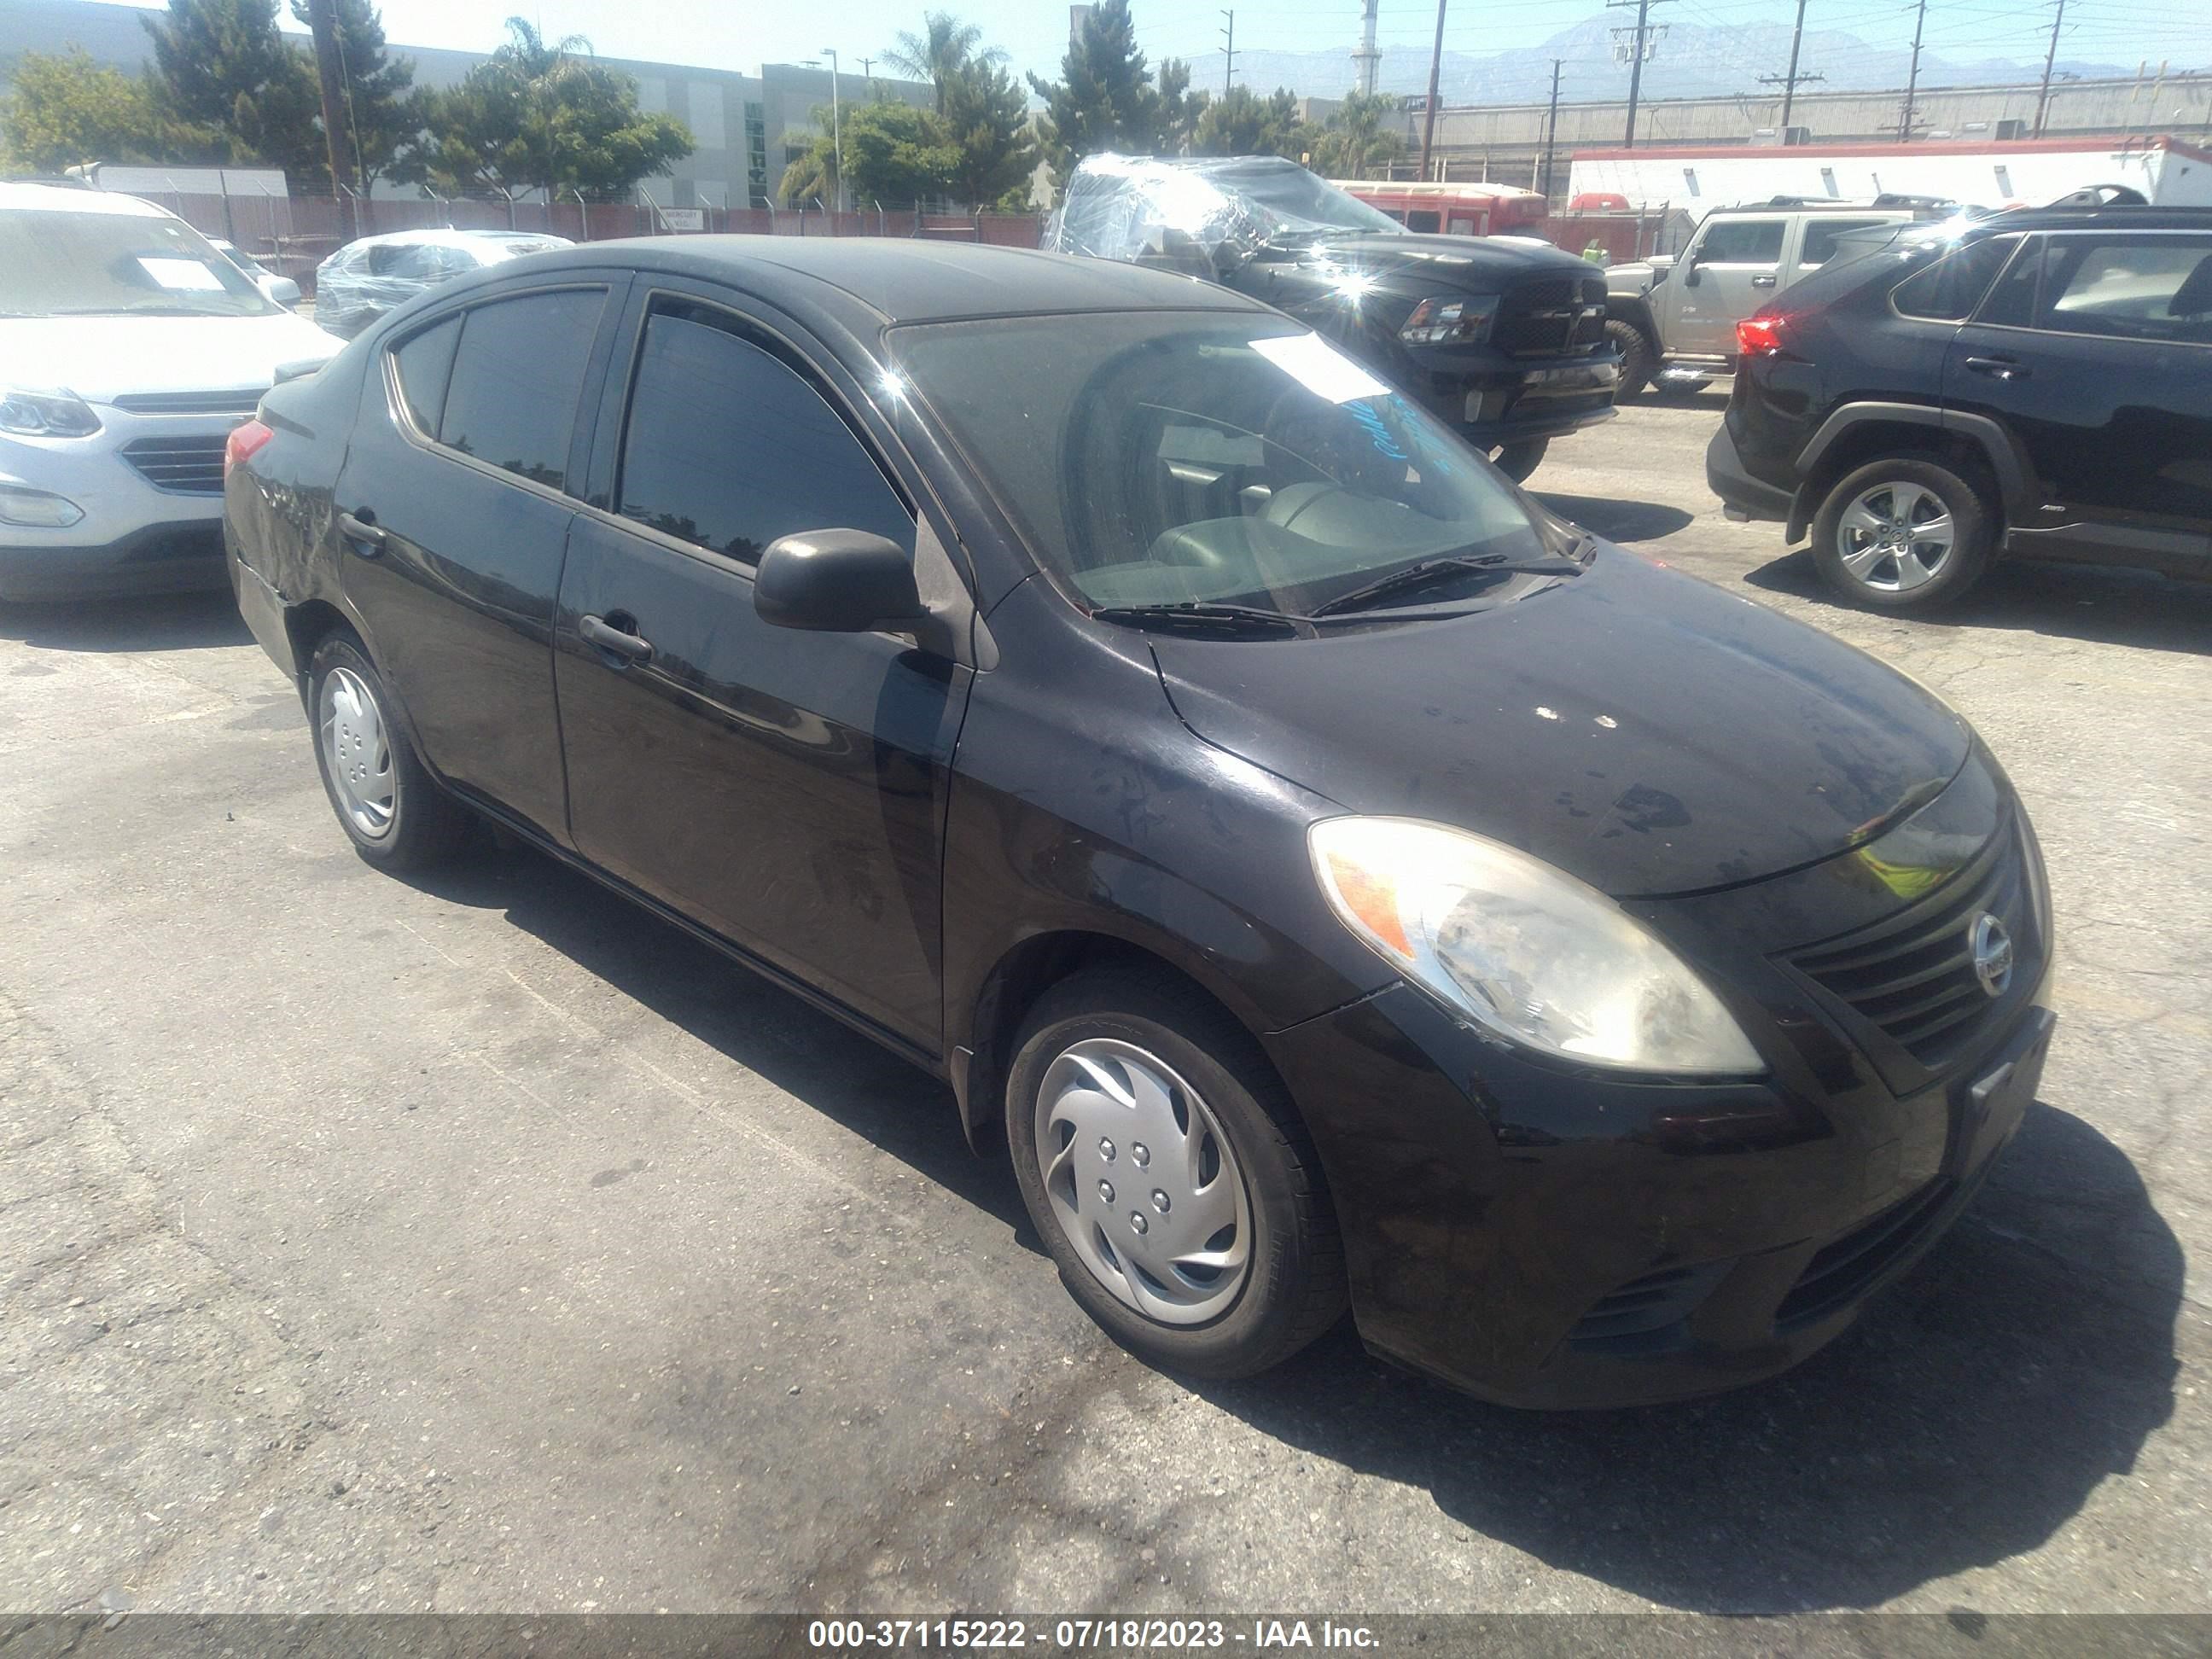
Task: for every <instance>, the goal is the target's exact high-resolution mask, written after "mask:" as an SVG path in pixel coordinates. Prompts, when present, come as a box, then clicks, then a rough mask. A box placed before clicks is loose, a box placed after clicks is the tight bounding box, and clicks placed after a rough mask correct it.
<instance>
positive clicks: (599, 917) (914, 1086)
mask: <svg viewBox="0 0 2212 1659" xmlns="http://www.w3.org/2000/svg"><path fill="white" fill-rule="evenodd" d="M487 840H489V837H487ZM405 879H407V880H409V881H410V883H411V884H413V885H415V886H416V887H419V888H420V889H422V890H423V891H425V892H428V893H432V894H435V896H438V897H440V898H442V899H445V900H447V901H448V902H452V903H455V904H465V905H469V906H471V907H473V908H479V909H495V910H501V911H504V912H505V914H506V916H507V921H510V922H511V923H513V925H514V926H515V927H519V928H520V929H521V930H522V931H523V932H524V933H528V934H530V935H531V936H532V937H533V938H535V939H540V940H543V941H544V943H545V944H546V945H550V946H551V947H552V948H553V949H554V950H556V951H560V952H561V954H562V955H563V956H565V957H568V958H569V959H570V960H571V961H573V962H574V963H577V964H578V965H579V966H580V967H582V968H584V969H587V970H589V971H590V972H591V973H592V974H594V975H597V976H598V977H599V978H600V979H602V980H604V981H606V982H607V983H608V984H609V985H611V986H613V987H615V988H616V989H617V990H618V991H620V992H622V993H623V994H624V995H626V996H628V997H629V998H631V999H632V1000H635V1001H636V1002H638V1003H639V1004H641V1006H644V1007H647V1008H649V1009H651V1010H652V1011H653V1012H654V1013H656V1014H658V1015H659V1016H660V1017H661V1018H664V1019H665V1020H667V1021H669V1022H670V1023H671V1024H675V1025H678V1026H680V1027H682V1028H683V1030H685V1031H687V1032H689V1033H690V1035H691V1036H695V1037H697V1038H699V1039H700V1040H701V1041H702V1042H707V1043H709V1044H711V1045H712V1046H713V1047H714V1048H715V1049H717V1050H718V1051H719V1052H720V1053H721V1054H723V1055H725V1056H726V1057H727V1058H728V1059H729V1060H732V1062H734V1063H735V1064H737V1065H738V1066H743V1067H744V1069H745V1070H747V1071H748V1072H751V1073H754V1074H755V1075H757V1076H759V1077H762V1078H764V1079H767V1080H768V1081H769V1082H770V1083H772V1084H774V1085H775V1086H776V1087H777V1088H779V1089H781V1090H783V1091H786V1092H787V1093H788V1094H790V1095H792V1096H793V1097H796V1098H798V1099H799V1100H801V1101H804V1102H805V1103H806V1104H807V1105H809V1106H810V1107H811V1108H813V1109H815V1110H816V1111H818V1112H820V1113H822V1114H823V1115H824V1116H826V1117H829V1118H830V1119H832V1120H834V1121H836V1122H837V1123H839V1124H842V1126H843V1127H846V1128H848V1129H849V1130H851V1131H852V1132H853V1133H854V1134H856V1135H860V1136H863V1137H865V1138H866V1139H867V1140H868V1141H870V1142H871V1143H872V1144H873V1145H874V1146H878V1147H879V1148H881V1149H882V1150H883V1151H884V1152H889V1153H890V1155H891V1156H892V1157H894V1158H897V1159H898V1160H899V1161H900V1162H901V1163H902V1164H906V1165H907V1166H908V1168H909V1169H911V1170H914V1171H915V1173H916V1174H917V1175H920V1176H925V1177H926V1178H927V1179H928V1180H931V1181H933V1182H936V1183H937V1184H938V1185H939V1186H940V1187H942V1188H945V1191H947V1192H949V1193H951V1194H954V1195H955V1196H957V1197H958V1198H961V1199H963V1200H966V1201H967V1202H968V1203H970V1204H973V1205H974V1206H976V1207H977V1208H978V1209H981V1210H982V1211H984V1212H987V1214H990V1215H993V1216H995V1217H997V1218H999V1219H1000V1220H1001V1221H1003V1222H1005V1223H1006V1225H1008V1226H1009V1227H1011V1228H1012V1230H1013V1231H1014V1235H1015V1237H1016V1239H1017V1241H1018V1243H1022V1244H1024V1246H1026V1247H1027V1248H1029V1249H1032V1250H1036V1251H1037V1252H1038V1253H1039V1254H1042V1249H1043V1247H1042V1243H1041V1242H1040V1241H1039V1240H1038V1238H1037V1237H1036V1231H1035V1230H1034V1229H1033V1228H1031V1226H1030V1221H1029V1213H1028V1212H1027V1211H1025V1210H1024V1208H1023V1207H1022V1201H1021V1194H1020V1192H1019V1191H1018V1188H1016V1187H1015V1185H1014V1180H1013V1175H1012V1171H1011V1170H1009V1169H1007V1168H1006V1167H1005V1165H1004V1164H1002V1163H1000V1162H998V1161H995V1160H986V1159H983V1158H977V1157H976V1156H975V1154H974V1153H973V1152H970V1151H969V1148H968V1143H967V1140H966V1139H965V1137H964V1136H963V1133H962V1131H961V1127H960V1112H959V1107H958V1106H957V1103H955V1102H954V1100H953V1097H952V1091H951V1087H950V1085H946V1084H945V1083H943V1082H940V1081H939V1080H938V1079H935V1078H933V1077H930V1076H929V1075H928V1074H927V1073H924V1072H922V1071H921V1070H919V1069H917V1068H916V1067H915V1066H911V1065H908V1063H907V1062H906V1061H904V1060H901V1059H900V1058H899V1057H898V1056H897V1055H896V1054H891V1053H890V1051H889V1050H887V1049H885V1048H883V1047H881V1046H880V1045H879V1044H878V1043H876V1042H872V1041H871V1040H870V1039H869V1038H867V1037H865V1036H860V1035H859V1034H857V1033H855V1032H854V1030H852V1029H851V1028H850V1027H848V1026H847V1025H845V1024H843V1023H842V1021H839V1020H836V1019H834V1018H831V1017H830V1016H829V1015H828V1014H825V1013H823V1012H820V1011H819V1010H817V1009H816V1008H814V1007H812V1006H810V1005H809V1004H807V1003H806V1002H805V1001H803V1000H800V999H799V997H797V996H795V995H793V994H791V993H790V992H787V991H785V990H782V989H781V988H780V987H776V986H775V985H772V984H770V983H769V981H766V980H764V979H763V978H762V977H761V976H760V975H757V974H756V973H753V972H752V971H751V970H750V969H746V968H744V967H743V966H741V965H740V964H738V963H735V962H732V960H731V959H730V958H728V957H725V956H723V955H722V954H721V953H720V951H715V950H714V949H713V948H712V947H710V946H708V945H705V944H702V942H700V941H699V940H698V939H696V938H694V937H693V936H692V935H691V934H690V933H686V932H685V931H684V929H682V928H680V927H676V926H674V925H673V924H671V923H669V922H666V921H661V920H660V919H659V917H657V916H653V915H650V914H649V913H647V911H645V910H643V909H641V908H639V907H638V905H636V904H635V903H634V902H632V901H630V900H629V899H627V898H625V897H623V896H622V895H620V894H618V893H616V892H614V891H612V890H610V889H608V888H607V887H605V886H604V885H603V884H600V883H599V882H597V881H595V880H593V879H592V878H590V877H588V876H586V875H584V874H582V873H581V872H578V871H576V870H574V869H571V868H570V867H569V866H567V865H564V864H562V863H561V862H560V861H559V860H556V859H554V858H550V857H549V856H547V855H545V854H542V853H539V852H538V851H536V850H535V849H532V848H522V847H519V846H515V845H513V844H512V843H508V844H506V845H502V846H501V847H498V848H493V847H491V846H489V845H484V846H480V847H478V848H472V849H471V852H470V853H469V854H468V855H467V856H465V857H464V858H463V859H461V860H459V862H458V863H456V864H455V865H453V866H450V867H449V868H447V869H445V870H441V871H436V872H426V873H424V874H421V875H416V876H412V877H409V878H405Z"/></svg>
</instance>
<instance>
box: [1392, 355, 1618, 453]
mask: <svg viewBox="0 0 2212 1659" xmlns="http://www.w3.org/2000/svg"><path fill="white" fill-rule="evenodd" d="M1431 388H1432V389H1431V397H1430V407H1431V409H1432V410H1434V411H1435V412H1436V413H1437V415H1438V416H1442V417H1443V420H1444V421H1445V422H1448V423H1449V424H1450V425H1451V426H1452V427H1453V428H1455V429H1456V430H1457V431H1458V432H1459V433H1460V434H1461V435H1462V436H1463V437H1465V438H1466V439H1467V440H1468V442H1470V443H1473V444H1475V445H1477V446H1479V447H1483V448H1491V447H1496V446H1498V445H1500V444H1516V443H1532V442H1534V441H1537V440H1539V439H1547V438H1557V437H1562V436H1564V435H1566V434H1568V433H1570V432H1579V431H1581V430H1582V429H1583V428H1585V427H1591V426H1596V425H1598V424H1599V423H1600V422H1605V421H1609V420H1611V419H1612V418H1613V415H1614V413H1615V410H1614V409H1613V396H1614V393H1615V392H1618V391H1619V390H1620V358H1619V357H1617V356H1611V355H1607V356H1604V357H1600V358H1595V359H1592V360H1589V361H1583V362H1547V363H1535V364H1527V365H1519V364H1516V365H1515V366H1513V367H1510V368H1498V369H1484V370H1478V371H1475V372H1473V373H1468V374H1456V373H1454V372H1453V371H1451V370H1449V369H1444V370H1442V371H1441V372H1437V373H1434V374H1432V375H1431Z"/></svg>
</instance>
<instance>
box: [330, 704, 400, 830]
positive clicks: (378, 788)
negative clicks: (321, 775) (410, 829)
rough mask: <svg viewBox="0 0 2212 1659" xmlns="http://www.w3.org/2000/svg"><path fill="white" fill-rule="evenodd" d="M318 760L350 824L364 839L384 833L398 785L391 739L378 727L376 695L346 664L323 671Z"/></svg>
mask: <svg viewBox="0 0 2212 1659" xmlns="http://www.w3.org/2000/svg"><path fill="white" fill-rule="evenodd" d="M317 719H318V720H319V723H320V725H321V726H322V733H323V760H324V763H325V764H326V765H327V766H328V767H329V769H330V774H331V783H332V784H333V785H334V786H335V787H337V795H338V810H339V811H342V812H343V813H344V814H345V816H346V820H347V822H349V823H351V824H352V825H353V827H354V829H355V830H356V832H357V833H358V834H360V835H362V836H364V837H366V838H367V839H368V840H370V841H376V840H379V839H380V838H381V837H383V836H386V835H389V834H390V833H391V830H392V799H393V795H394V793H395V791H396V789H397V787H398V785H397V783H396V782H395V781H394V779H393V777H392V744H391V740H390V739H389V738H386V735H385V730H384V711H383V710H382V709H380V708H378V707H377V706H376V695H375V693H374V692H373V691H371V690H369V689H368V682H367V681H365V680H363V679H362V677H361V676H360V675H358V674H356V673H355V672H354V671H353V670H351V669H350V668H333V669H332V670H331V671H330V672H329V673H328V674H326V675H325V676H324V677H323V696H322V707H321V708H319V709H318V710H317Z"/></svg>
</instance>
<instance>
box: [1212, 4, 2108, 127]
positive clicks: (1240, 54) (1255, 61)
mask: <svg viewBox="0 0 2212 1659" xmlns="http://www.w3.org/2000/svg"><path fill="white" fill-rule="evenodd" d="M1629 15H1632V14H1630V13H1627V12H1614V13H1612V14H1610V15H1604V16H1598V17H1592V18H1590V19H1589V20H1588V21H1584V22H1581V23H1577V24H1576V25H1575V26H1574V27H1571V28H1568V29H1563V30H1561V31H1560V32H1559V33H1557V34H1555V35H1553V36H1552V38H1551V39H1549V40H1546V41H1545V42H1544V43H1543V44H1542V45H1541V46H1523V47H1516V48H1513V49H1511V50H1509V51H1504V52H1446V53H1444V55H1443V66H1442V69H1441V70H1440V71H1439V74H1438V76H1437V88H1438V91H1439V94H1440V95H1441V96H1442V99H1443V102H1444V103H1445V104H1447V105H1466V104H1528V103H1541V102H1542V101H1543V100H1545V99H1546V98H1547V96H1549V95H1550V92H1551V85H1552V60H1553V58H1564V59H1565V60H1566V62H1565V67H1564V68H1563V69H1562V70H1561V71H1560V75H1559V96H1560V98H1561V99H1562V100H1564V101H1566V102H1569V103H1592V102H1597V101H1601V100H1607V99H1617V98H1624V97H1626V95H1627V93H1628V65H1627V64H1625V63H1622V64H1616V63H1614V62H1613V58H1612V54H1613V31H1614V30H1615V29H1616V28H1618V27H1620V19H1621V18H1623V17H1626V16H1629ZM1659 21H1664V22H1666V23H1667V33H1665V34H1664V35H1663V36H1662V37H1661V39H1660V40H1658V42H1657V44H1656V47H1655V49H1654V51H1653V53H1652V57H1651V59H1650V62H1648V63H1646V64H1644V86H1643V95H1644V97H1645V98H1648V99H1658V98H1712V97H1727V96H1729V95H1731V94H1736V93H1750V94H1759V93H1764V92H1768V91H1771V90H1774V89H1773V88H1763V87H1761V86H1760V85H1759V76H1762V75H1779V74H1781V73H1782V72H1783V71H1784V70H1786V69H1788V68H1789V66H1790V27H1789V25H1788V24H1786V23H1750V24H1741V25H1730V26H1727V27H1711V26H1707V25H1704V24H1699V23H1692V22H1687V21H1673V20H1667V19H1664V18H1662V19H1660V20H1659ZM1657 27H1658V23H1657V22H1655V24H1654V32H1655V33H1656V29H1657ZM1911 62H1912V49H1911V45H1910V43H1909V42H1908V43H1905V44H1902V45H1887V44H1886V45H1881V46H1873V45H1869V43H1868V42H1866V41H1864V40H1861V39H1860V38H1859V37H1858V36H1857V35H1855V34H1849V33H1844V32H1843V31H1841V30H1838V29H1815V30H1808V31H1807V33H1806V35H1805V42H1804V46H1803V49H1802V52H1800V54H1799V58H1798V65H1797V67H1798V72H1799V73H1800V74H1801V75H1804V74H1817V75H1822V76H1826V80H1825V81H1821V82H1815V83H1814V86H1813V88H1812V90H1814V91H1825V92H1854V91H1874V90H1878V89H1883V88H1890V87H1901V86H1903V85H1904V84H1905V76H1906V75H1907V73H1908V72H1909V70H1910V69H1911ZM2057 67H2058V69H2059V70H2060V71H2061V72H2062V73H2071V74H2074V75H2079V76H2111V75H2126V74H2131V73H2132V72H2133V66H2132V65H2127V66H2123V65H2120V64H2097V63H2085V62H2078V61H2075V60H2073V59H2069V58H2061V59H2060V60H2059V63H2058V66H2057ZM1194 70H1195V71H1196V72H1195V75H1194V79H1195V80H1196V82H1197V83H1198V84H1199V85H1200V86H1206V85H1208V84H1210V83H1212V82H1218V80H1219V69H1218V63H1215V64H1206V63H1201V64H1196V65H1194ZM1209 71H1211V74H1209ZM1352 72H1353V71H1352V42H1351V41H1350V40H1346V43H1345V46H1343V48H1342V49H1341V50H1340V51H1335V52H1269V51H1267V50H1265V49H1264V48H1261V47H1243V48H1239V49H1238V51H1237V75H1238V77H1239V78H1240V79H1241V80H1243V82H1245V83H1246V84H1247V85H1249V86H1250V87H1252V88H1254V89H1255V90H1257V91H1261V92H1266V91H1269V90H1272V89H1273V88H1276V87H1288V88H1291V90H1292V91H1294V92H1296V93H1298V94H1301V95H1302V96H1306V97H1313V98H1335V97H1340V96H1342V95H1343V94H1344V93H1345V92H1346V89H1348V88H1350V86H1351V85H1352ZM2042 72H2043V63H2042V59H2041V58H2040V57H2038V58H2037V59H2036V61H2035V63H2034V64H2032V65H2031V64H2021V63H2016V62H2015V61H2013V60H2011V59H2009V58H1976V59H1973V60H1971V61H1967V60H1962V59H1958V58H1946V57H1944V56H1942V54H1940V53H1938V52H1932V51H1927V50H1923V52H1921V54H1920V84H1921V85H1922V86H1923V87H1962V86H1992V85H1998V84H2002V83H2005V82H2023V81H2026V82H2033V81H2034V80H2035V79H2036V78H2037V77H2038V76H2040V75H2041V74H2042ZM1428 82H1429V55H1428V53H1427V52H1424V51H1421V50H1419V48H1417V47H1412V46H1385V47H1383V55H1382V63H1381V64H1380V66H1379V69H1378V72H1377V83H1378V84H1379V85H1380V87H1381V88H1382V89H1383V91H1384V92H1391V93H1396V94H1399V95H1401V97H1402V96H1407V95H1418V94H1421V93H1424V92H1425V91H1427V90H1428Z"/></svg>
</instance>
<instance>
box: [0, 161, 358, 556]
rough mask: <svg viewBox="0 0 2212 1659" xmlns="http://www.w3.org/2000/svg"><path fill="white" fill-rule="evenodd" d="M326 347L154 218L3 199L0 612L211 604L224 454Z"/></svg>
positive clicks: (51, 188) (70, 200) (57, 196)
mask: <svg viewBox="0 0 2212 1659" xmlns="http://www.w3.org/2000/svg"><path fill="white" fill-rule="evenodd" d="M340 344H341V342H339V341H338V340H337V339H335V338H333V337H331V336H330V335H329V334H326V333H325V332H324V331H322V330H320V329H319V328H317V327H315V326H314V325H313V324H312V323H309V322H307V321H306V320H305V319H302V318H300V317H297V316H295V315H294V314H293V313H290V312H289V311H286V310H285V309H284V308H283V307H281V306H277V305H273V304H271V303H270V301H268V300H267V299H266V298H264V296H263V295H262V293H261V291H260V289H258V288H257V287H255V285H254V284H253V283H252V281H251V280H250V279H249V278H248V277H247V276H246V275H245V274H244V273H243V272H241V271H240V270H239V269H238V268H237V267H236V266H235V265H234V264H231V262H230V261H229V260H228V259H226V258H223V256H222V254H221V253H219V252H216V250H215V248H214V247H212V246H210V245H209V243H208V241H207V240H206V239H205V238H204V237H203V236H201V235H200V234H199V233H198V232H197V231H196V230H194V229H193V228H191V226H190V225H188V224H186V223H185V222H184V221H183V220H181V219H179V218H178V217H176V216H174V215H173V214H170V213H165V212H163V211H162V210H161V209H160V208H157V207H155V206H154V205H153V204H151V203H148V202H142V201H140V200H138V199H137V197H131V196H113V195H109V194H107V193H106V192H104V191H94V190H71V189H67V188H64V187H60V186H56V185H5V184H0V600H10V599H77V598H90V597H98V596H102V595H108V594H117V593H148V592H160V593H166V592H181V591H185V590H188V589H193V588H198V587H203V586H204V587H210V588H213V587H220V586H223V585H224V581H225V576H224V572H223V562H222V452H223V443H224V441H225V440H226V439H227V438H228V436H229V435H230V429H231V428H233V427H234V426H236V425H237V424H238V423H239V422H240V421H242V420H244V419H246V416H249V415H251V414H252V413H253V410H254V407H255V405H256V404H258V403H259V402H260V399H261V394H262V393H263V392H265V391H267V390H268V389H269V387H270V385H271V383H272V382H273V381H274V380H276V371H277V370H278V368H280V367H285V366H291V365H304V364H319V363H320V362H324V361H325V360H327V359H329V358H330V357H331V356H335V355H336V354H337V351H338V349H339V347H340Z"/></svg>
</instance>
